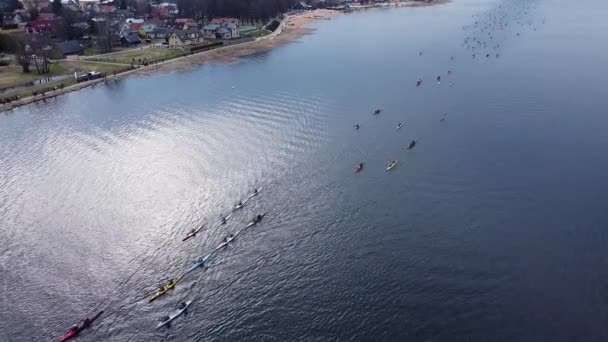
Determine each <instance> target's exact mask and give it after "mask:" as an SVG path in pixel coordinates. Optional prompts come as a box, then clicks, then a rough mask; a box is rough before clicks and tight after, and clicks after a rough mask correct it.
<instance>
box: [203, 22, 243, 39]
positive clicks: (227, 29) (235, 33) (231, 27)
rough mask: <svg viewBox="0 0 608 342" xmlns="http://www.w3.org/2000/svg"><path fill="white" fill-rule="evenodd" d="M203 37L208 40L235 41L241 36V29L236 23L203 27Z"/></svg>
mask: <svg viewBox="0 0 608 342" xmlns="http://www.w3.org/2000/svg"><path fill="white" fill-rule="evenodd" d="M237 21H238V20H237ZM212 22H213V20H212ZM217 22H221V21H217ZM203 35H204V36H205V38H208V39H233V38H238V37H239V36H240V34H239V27H238V25H237V24H236V23H235V22H225V23H224V24H222V25H220V24H209V25H207V26H205V27H203Z"/></svg>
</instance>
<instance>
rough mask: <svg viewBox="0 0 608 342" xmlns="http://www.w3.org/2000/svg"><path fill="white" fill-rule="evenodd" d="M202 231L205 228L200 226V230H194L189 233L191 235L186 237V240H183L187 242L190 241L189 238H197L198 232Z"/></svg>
mask: <svg viewBox="0 0 608 342" xmlns="http://www.w3.org/2000/svg"><path fill="white" fill-rule="evenodd" d="M201 229H203V226H200V227H199V228H198V229H196V230H193V231H191V232H189V233H188V235H186V237H184V238H183V239H182V241H186V240H188V239H189V238H192V237H195V236H196V234H197V233H198V232H200V231H201Z"/></svg>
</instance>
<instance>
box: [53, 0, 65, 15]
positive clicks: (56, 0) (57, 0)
mask: <svg viewBox="0 0 608 342" xmlns="http://www.w3.org/2000/svg"><path fill="white" fill-rule="evenodd" d="M51 7H52V8H53V13H55V15H57V16H60V15H61V13H62V12H63V4H62V3H61V0H53V3H52V4H51Z"/></svg>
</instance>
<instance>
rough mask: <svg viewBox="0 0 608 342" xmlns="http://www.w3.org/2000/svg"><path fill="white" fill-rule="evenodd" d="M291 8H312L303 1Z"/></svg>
mask: <svg viewBox="0 0 608 342" xmlns="http://www.w3.org/2000/svg"><path fill="white" fill-rule="evenodd" d="M293 8H294V9H297V10H305V11H306V10H310V9H312V6H309V5H307V4H306V3H305V2H304V1H300V2H298V3H297V4H296V5H295V6H294V7H293Z"/></svg>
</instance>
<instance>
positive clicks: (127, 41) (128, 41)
mask: <svg viewBox="0 0 608 342" xmlns="http://www.w3.org/2000/svg"><path fill="white" fill-rule="evenodd" d="M120 42H121V44H122V46H137V45H139V44H141V38H139V34H137V32H131V33H129V34H128V35H126V36H123V37H122V38H121V39H120Z"/></svg>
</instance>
